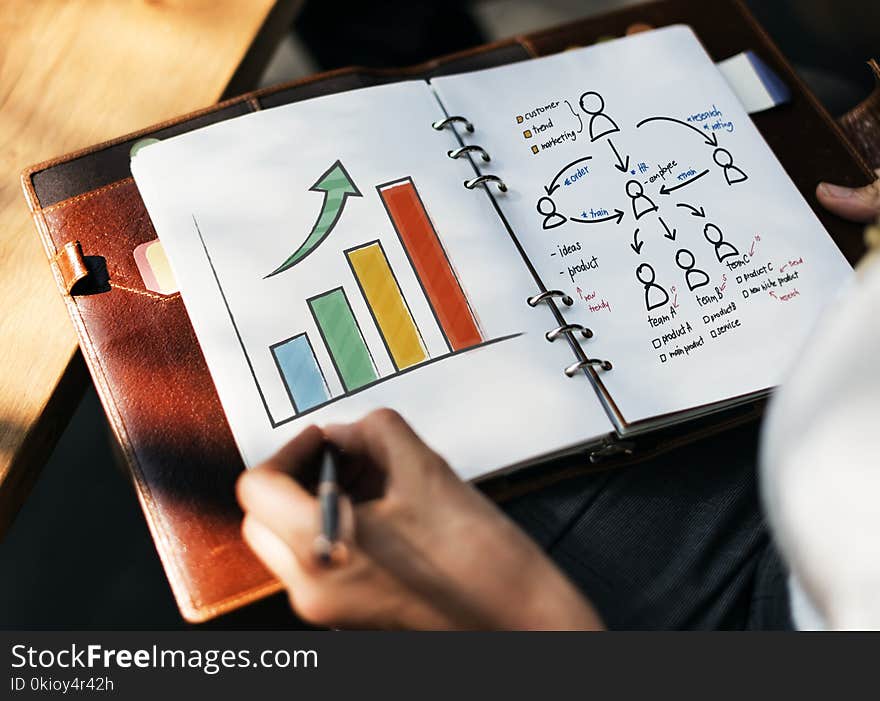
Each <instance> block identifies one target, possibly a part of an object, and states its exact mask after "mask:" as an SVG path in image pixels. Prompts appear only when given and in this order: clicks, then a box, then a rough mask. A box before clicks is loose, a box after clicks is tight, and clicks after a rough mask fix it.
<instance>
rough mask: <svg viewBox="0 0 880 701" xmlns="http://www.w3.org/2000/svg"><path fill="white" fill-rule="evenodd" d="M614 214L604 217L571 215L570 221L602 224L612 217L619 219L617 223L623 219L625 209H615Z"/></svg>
mask: <svg viewBox="0 0 880 701" xmlns="http://www.w3.org/2000/svg"><path fill="white" fill-rule="evenodd" d="M614 212H615V213H614V214H612V215H610V216H607V217H602V218H601V219H578V218H577V217H569V218H568V220H569V221H576V222H577V223H578V224H601V223H602V222H603V221H611V220H612V219H617V223H618V224H620V222H622V221H623V210H621V209H615V210H614Z"/></svg>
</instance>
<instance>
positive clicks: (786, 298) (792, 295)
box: [770, 289, 801, 302]
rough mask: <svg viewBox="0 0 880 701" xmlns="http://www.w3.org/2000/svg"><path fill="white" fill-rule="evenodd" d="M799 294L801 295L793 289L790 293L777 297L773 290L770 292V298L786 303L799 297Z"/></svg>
mask: <svg viewBox="0 0 880 701" xmlns="http://www.w3.org/2000/svg"><path fill="white" fill-rule="evenodd" d="M800 294H801V293H800V292H798V291H797V289H794V290H792V291H791V292H787V293H785V294H784V295H779V296H777V295H776V293H775V292H774V291H773V290H770V296H771V297H773V299H778V300H779V301H780V302H788V301H790V300H792V299H794V298H795V297H800Z"/></svg>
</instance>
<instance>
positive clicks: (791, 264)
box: [779, 256, 804, 273]
mask: <svg viewBox="0 0 880 701" xmlns="http://www.w3.org/2000/svg"><path fill="white" fill-rule="evenodd" d="M803 264H804V257H803V256H801V257H800V258H798V259H796V260H790V261H788V263H786V264H785V265H783V266H782V267H781V268H780V269H779V272H780V273H784V272H785V269H786V268H796V267H797V266H799V265H803Z"/></svg>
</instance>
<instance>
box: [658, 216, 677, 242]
mask: <svg viewBox="0 0 880 701" xmlns="http://www.w3.org/2000/svg"><path fill="white" fill-rule="evenodd" d="M657 218H658V219H659V220H660V223H661V224H663V228H664V229H666V233H665V234H663V237H664V238H667V239H669V240H670V241H675V229H673V230H672V232H670V231H669V226H668V225H667V224H666V222H665V221H663V217H657Z"/></svg>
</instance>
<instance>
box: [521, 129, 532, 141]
mask: <svg viewBox="0 0 880 701" xmlns="http://www.w3.org/2000/svg"><path fill="white" fill-rule="evenodd" d="M523 136H524V137H526V138H527V139H531V138H532V130H531V129H526V130H525V131H524V132H523Z"/></svg>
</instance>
